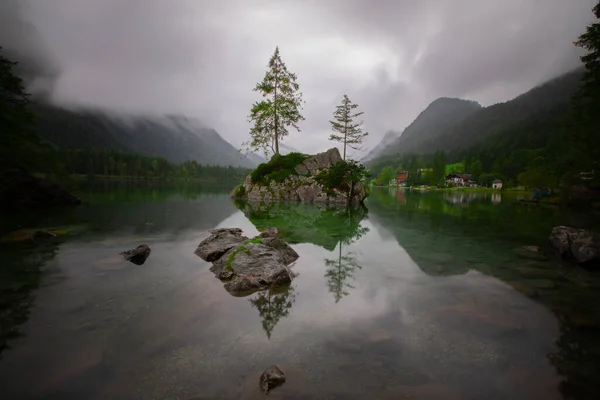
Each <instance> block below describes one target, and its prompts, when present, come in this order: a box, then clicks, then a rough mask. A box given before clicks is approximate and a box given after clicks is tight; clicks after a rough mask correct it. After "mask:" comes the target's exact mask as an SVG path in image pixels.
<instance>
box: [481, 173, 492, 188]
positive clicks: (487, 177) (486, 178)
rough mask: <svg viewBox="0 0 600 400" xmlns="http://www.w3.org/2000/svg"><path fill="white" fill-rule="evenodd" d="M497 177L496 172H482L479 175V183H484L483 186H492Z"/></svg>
mask: <svg viewBox="0 0 600 400" xmlns="http://www.w3.org/2000/svg"><path fill="white" fill-rule="evenodd" d="M494 179H496V175H494V174H487V173H485V174H481V175H480V176H479V180H478V182H479V184H481V185H483V186H490V185H491V184H492V181H493V180H494Z"/></svg>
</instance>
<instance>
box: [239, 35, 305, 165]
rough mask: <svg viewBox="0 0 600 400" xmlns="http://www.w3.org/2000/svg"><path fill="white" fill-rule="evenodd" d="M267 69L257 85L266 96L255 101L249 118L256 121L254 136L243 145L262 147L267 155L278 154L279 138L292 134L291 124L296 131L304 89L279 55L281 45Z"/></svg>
mask: <svg viewBox="0 0 600 400" xmlns="http://www.w3.org/2000/svg"><path fill="white" fill-rule="evenodd" d="M268 68H269V69H268V71H267V72H266V74H265V77H264V78H263V80H262V82H259V83H258V84H257V85H256V87H255V88H254V91H255V92H260V93H261V94H262V96H263V97H265V98H266V100H262V101H260V102H256V103H254V105H253V106H252V109H251V110H250V116H249V117H248V121H249V122H251V123H254V126H253V127H252V129H251V130H250V136H251V140H250V141H249V142H246V143H245V144H244V145H245V146H246V147H247V148H248V149H251V150H254V151H260V150H262V151H263V152H264V154H265V156H266V157H268V155H269V150H271V151H273V153H275V154H279V142H280V141H281V140H283V139H284V138H285V136H287V135H288V134H289V131H288V127H290V126H291V127H293V128H295V129H296V130H297V131H300V128H298V122H300V121H301V120H303V119H304V117H303V116H302V115H301V114H300V110H301V109H302V103H303V101H302V93H300V92H299V91H298V90H299V85H298V84H297V83H296V74H293V73H291V72H289V71H288V69H287V67H286V65H285V63H284V62H283V61H282V60H281V57H280V56H279V47H277V48H275V53H273V55H272V56H271V59H270V60H269V66H268Z"/></svg>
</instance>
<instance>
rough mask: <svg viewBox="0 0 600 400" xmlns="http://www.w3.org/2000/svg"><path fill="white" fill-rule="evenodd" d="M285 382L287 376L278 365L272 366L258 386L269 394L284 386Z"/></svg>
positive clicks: (261, 377) (261, 378) (263, 375)
mask: <svg viewBox="0 0 600 400" xmlns="http://www.w3.org/2000/svg"><path fill="white" fill-rule="evenodd" d="M284 382H285V374H284V373H283V371H282V370H281V368H279V367H278V366H277V365H271V366H270V367H268V368H267V369H265V371H264V372H263V373H262V375H261V376H260V379H259V380H258V386H259V387H260V389H261V390H262V391H263V392H264V394H267V393H269V390H271V389H273V388H275V387H277V386H280V385H282V384H283V383H284Z"/></svg>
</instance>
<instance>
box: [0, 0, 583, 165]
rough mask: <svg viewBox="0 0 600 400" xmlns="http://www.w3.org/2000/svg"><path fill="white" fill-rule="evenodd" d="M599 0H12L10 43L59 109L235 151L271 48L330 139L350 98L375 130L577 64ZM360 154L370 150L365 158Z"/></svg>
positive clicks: (313, 123)
mask: <svg viewBox="0 0 600 400" xmlns="http://www.w3.org/2000/svg"><path fill="white" fill-rule="evenodd" d="M593 5H594V0H569V1H565V0H546V1H543V2H541V1H539V0H504V1H496V2H490V1H480V0H453V1H448V0H425V1H418V2H417V1H412V0H410V1H409V0H400V1H396V0H387V1H386V0H369V1H367V0H330V1H318V0H303V1H281V0H252V1H250V0H215V1H197V0H170V1H145V0H128V1H123V0H51V1H49V0H22V1H18V0H2V3H0V46H2V47H4V48H5V49H6V50H7V51H8V52H9V54H11V55H13V58H15V57H16V58H17V59H16V60H15V61H22V73H23V74H24V75H25V76H26V78H27V82H28V85H29V89H30V91H32V92H34V93H38V94H45V95H47V96H49V98H50V99H51V100H52V101H53V102H55V103H57V104H60V105H64V106H69V107H73V106H92V107H101V108H108V109H112V110H117V111H119V112H120V113H123V112H135V113H140V112H143V113H171V114H185V115H188V116H190V117H193V118H198V119H199V120H201V121H202V122H203V123H204V124H205V125H207V126H211V127H213V128H215V129H216V130H217V131H219V133H220V134H221V135H222V136H223V137H224V138H225V139H227V140H228V141H230V142H231V143H232V144H234V145H235V146H237V147H239V146H240V145H241V143H242V142H243V141H245V140H247V136H248V131H249V127H250V125H249V123H248V122H247V116H248V113H249V110H250V107H251V105H252V103H253V102H254V101H256V100H259V99H260V96H259V95H258V94H257V93H255V92H252V88H253V87H254V86H255V84H256V82H258V81H259V80H261V79H262V78H263V76H264V73H265V71H266V66H267V62H268V60H269V57H270V56H271V54H272V53H273V50H274V49H275V46H277V45H278V46H280V50H281V55H282V58H283V60H284V61H285V62H286V64H287V66H288V68H289V69H290V70H291V71H292V72H294V73H296V74H297V75H298V83H299V84H300V89H301V91H302V92H303V94H304V99H305V100H306V105H305V109H304V112H303V114H304V116H305V118H306V120H305V121H304V122H302V123H301V125H300V127H301V129H302V132H300V133H295V131H292V134H291V135H290V136H289V138H288V139H286V141H285V144H286V145H287V146H289V147H291V148H294V149H297V150H300V151H304V152H314V151H318V150H323V149H325V148H327V147H331V142H329V141H328V140H327V139H328V136H329V133H330V127H329V122H328V120H329V119H331V115H332V113H333V110H334V107H335V105H337V104H338V103H339V101H340V100H341V97H342V95H343V94H348V95H349V96H350V98H351V99H352V100H353V101H354V102H356V103H358V104H359V106H360V110H361V111H364V112H365V114H364V116H363V117H364V121H365V127H366V129H367V130H368V131H369V132H370V133H371V135H370V136H369V140H368V141H367V142H366V143H365V146H364V147H365V149H369V148H372V147H374V146H375V145H376V144H377V142H378V141H379V140H380V139H381V138H382V137H383V135H384V134H385V132H386V131H387V130H390V129H393V130H402V129H403V128H404V127H405V126H406V125H407V124H409V123H410V122H411V121H412V120H413V119H414V118H415V117H416V115H417V114H418V113H419V112H420V111H422V110H423V109H424V108H425V107H426V106H427V105H428V104H429V103H430V102H431V101H433V100H435V99H436V98H438V97H442V96H446V97H461V98H468V99H472V100H476V101H478V102H480V103H481V104H482V105H490V104H493V103H496V102H501V101H506V100H509V99H511V98H513V97H515V96H516V95H518V94H520V93H522V92H524V91H526V90H527V89H529V88H531V87H533V86H535V85H538V84H540V83H542V82H544V81H545V80H548V79H550V78H552V77H555V76H557V75H560V74H561V73H564V72H567V71H569V70H571V69H574V68H576V67H578V66H579V65H580V61H579V56H580V55H581V54H580V50H579V49H577V48H576V47H575V46H574V45H573V42H574V41H575V40H576V39H577V37H578V36H579V35H580V34H581V33H582V32H583V31H584V30H585V27H586V25H587V24H588V23H589V22H590V21H592V19H593V15H592V13H591V8H592V7H593ZM356 156H357V157H360V156H361V155H360V154H356Z"/></svg>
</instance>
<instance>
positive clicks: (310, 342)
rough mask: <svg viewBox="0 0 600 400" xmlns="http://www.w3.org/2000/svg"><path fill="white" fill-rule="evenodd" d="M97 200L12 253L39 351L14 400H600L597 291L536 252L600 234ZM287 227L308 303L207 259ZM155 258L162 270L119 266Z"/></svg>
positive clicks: (521, 208) (427, 215) (15, 380)
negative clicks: (270, 378) (221, 247)
mask: <svg viewBox="0 0 600 400" xmlns="http://www.w3.org/2000/svg"><path fill="white" fill-rule="evenodd" d="M81 195H82V197H83V198H84V199H86V200H87V201H88V202H89V204H87V205H84V206H82V207H80V208H78V209H76V210H72V211H66V212H61V213H55V214H52V215H44V216H43V217H39V216H36V215H29V216H19V217H18V218H17V216H13V218H6V219H5V222H4V226H3V229H4V230H12V229H16V228H17V226H16V224H15V223H13V222H12V221H20V222H21V225H22V226H21V228H30V227H41V228H44V227H45V228H49V227H58V228H60V229H63V230H65V231H70V232H72V234H71V235H69V236H65V237H61V238H60V240H58V241H55V242H49V243H46V244H44V245H41V246H35V247H34V246H32V245H29V244H19V245H16V244H11V245H3V246H2V247H0V252H2V260H3V262H4V263H5V267H4V269H2V271H3V274H2V275H1V278H2V286H1V288H2V289H3V295H2V297H0V299H1V300H2V301H1V302H0V305H1V306H2V307H3V311H4V312H3V314H2V315H3V318H2V320H0V321H1V322H2V329H3V332H7V331H8V328H11V329H12V332H16V331H18V332H19V333H21V334H22V336H21V337H20V338H16V339H11V340H9V341H8V345H9V346H10V349H5V350H4V351H3V352H2V354H1V355H0V357H1V359H0V388H1V393H2V398H3V399H4V398H8V399H12V398H40V399H46V398H60V399H84V398H85V399H107V398H110V399H135V398H139V399H153V398H154V399H259V398H263V396H262V394H261V393H260V392H259V391H258V376H259V375H260V373H261V372H262V370H263V369H264V368H265V367H266V366H268V365H270V364H272V363H277V364H279V365H280V366H281V367H282V368H283V370H284V371H285V372H286V374H287V378H288V381H287V382H286V384H285V385H284V386H282V387H281V388H278V389H276V390H274V391H273V392H272V393H270V394H269V398H274V399H277V398H282V399H284V398H285V399H365V398H376V399H398V398H407V397H408V398H413V399H419V398H421V399H432V398H433V399H435V398H444V399H483V398H485V399H530V398H544V399H562V398H577V399H586V398H596V397H597V396H598V392H596V390H597V388H598V383H597V382H595V380H596V378H597V371H600V368H599V367H600V366H599V365H598V364H599V362H598V360H599V358H598V357H599V355H600V339H599V338H600V336H599V335H598V333H600V329H599V326H600V316H599V314H600V313H599V310H598V307H599V306H598V304H599V303H598V300H599V295H598V294H597V293H598V289H599V288H600V283H599V278H598V276H597V275H598V274H590V273H588V272H587V271H585V270H581V269H576V268H573V267H568V266H565V265H561V264H560V263H558V262H556V261H555V260H554V259H552V258H549V259H547V260H535V259H529V258H524V257H523V255H522V254H520V252H519V251H518V248H519V247H520V246H523V245H539V246H544V247H545V246H546V242H547V236H548V233H549V230H550V228H551V227H552V226H554V225H557V224H571V225H575V226H582V227H595V226H596V227H597V226H598V216H597V215H593V214H590V213H585V214H579V213H577V212H574V211H568V210H561V209H558V208H544V207H536V206H529V205H522V204H516V203H515V202H514V200H515V199H514V197H510V196H506V195H503V196H497V195H495V196H494V197H492V196H491V195H485V194H476V195H473V194H466V193H461V192H451V193H420V192H407V191H396V190H391V191H388V190H387V189H386V190H375V191H374V192H373V194H372V196H371V197H370V198H369V199H368V201H367V208H368V211H367V210H354V211H352V212H347V211H344V210H336V209H329V208H326V207H318V206H313V205H303V204H274V205H262V206H261V205H256V204H254V205H252V204H243V203H239V204H237V205H236V204H234V203H232V202H231V201H230V200H229V199H228V197H227V193H226V191H220V190H207V189H193V188H189V187H187V188H160V189H157V188H154V189H149V188H144V187H129V188H125V187H112V186H109V187H101V188H94V189H93V190H91V189H87V190H85V191H83V192H82V194H81ZM270 225H273V226H276V227H278V228H279V230H280V232H281V233H282V235H283V236H284V238H285V239H286V240H288V241H289V242H290V243H293V247H294V248H295V249H296V251H297V252H298V253H299V254H300V259H299V260H298V261H297V262H296V263H295V264H294V266H293V267H292V268H293V270H294V271H295V272H297V273H298V274H299V275H298V276H297V277H296V278H295V280H294V281H293V283H292V285H291V286H290V287H289V288H282V289H279V290H273V291H264V292H260V293H256V294H254V295H251V296H249V297H245V298H235V297H232V296H230V295H229V294H228V293H227V292H226V291H225V290H224V289H223V287H222V283H221V282H219V281H218V280H217V279H216V278H214V276H213V274H212V273H210V272H209V271H208V268H209V266H210V264H209V263H206V262H204V261H202V260H201V259H199V258H198V257H197V256H195V255H194V254H193V252H194V250H195V248H196V246H197V245H198V243H199V242H200V241H201V240H202V239H204V238H205V237H207V236H208V235H209V233H208V231H209V230H210V229H212V228H215V227H234V226H235V227H241V228H242V229H244V231H245V234H247V235H248V236H251V235H254V234H256V233H257V232H258V229H261V228H262V227H264V226H270ZM141 243H146V244H148V245H149V246H150V247H151V248H152V254H151V256H150V258H149V259H148V260H147V262H146V263H145V264H144V265H142V266H136V265H134V264H130V263H127V262H124V261H123V260H121V258H120V257H119V256H118V253H119V252H120V251H123V250H126V249H129V248H132V247H135V246H136V245H138V244H141ZM28 305H30V306H28ZM7 310H8V311H7ZM28 312H29V314H28Z"/></svg>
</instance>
